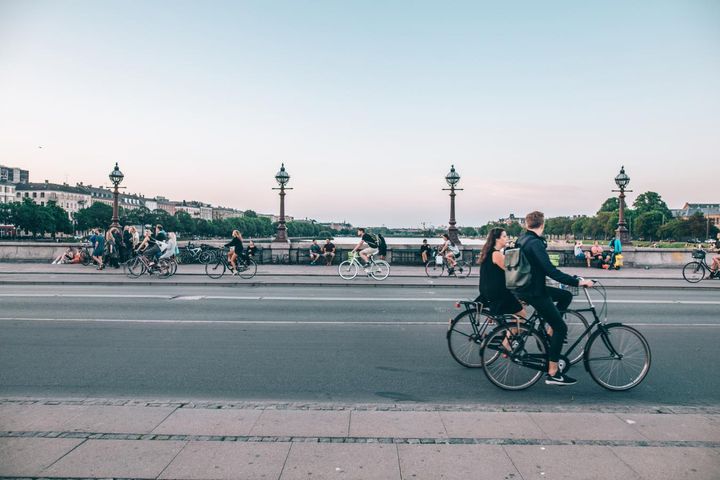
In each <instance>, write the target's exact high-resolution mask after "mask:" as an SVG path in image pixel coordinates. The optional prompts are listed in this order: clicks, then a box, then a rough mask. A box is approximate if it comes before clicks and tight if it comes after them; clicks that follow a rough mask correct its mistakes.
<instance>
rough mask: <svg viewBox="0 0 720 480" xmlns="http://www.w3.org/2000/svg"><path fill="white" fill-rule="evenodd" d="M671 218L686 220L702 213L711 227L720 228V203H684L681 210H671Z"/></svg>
mask: <svg viewBox="0 0 720 480" xmlns="http://www.w3.org/2000/svg"><path fill="white" fill-rule="evenodd" d="M671 212H672V214H673V216H675V217H677V218H682V219H685V220H687V219H688V218H690V217H691V216H693V215H695V214H696V213H702V214H703V216H705V218H707V219H709V220H710V223H711V224H712V225H715V226H716V227H717V226H720V203H685V205H683V207H682V208H679V209H675V210H671Z"/></svg>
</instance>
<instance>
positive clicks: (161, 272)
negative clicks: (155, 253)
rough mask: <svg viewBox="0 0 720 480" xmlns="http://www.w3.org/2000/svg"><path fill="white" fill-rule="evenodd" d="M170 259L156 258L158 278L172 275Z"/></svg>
mask: <svg viewBox="0 0 720 480" xmlns="http://www.w3.org/2000/svg"><path fill="white" fill-rule="evenodd" d="M171 263H174V262H170V260H168V259H167V258H163V259H162V260H158V262H157V267H156V268H157V274H158V277H160V278H168V277H169V276H170V275H172V265H171Z"/></svg>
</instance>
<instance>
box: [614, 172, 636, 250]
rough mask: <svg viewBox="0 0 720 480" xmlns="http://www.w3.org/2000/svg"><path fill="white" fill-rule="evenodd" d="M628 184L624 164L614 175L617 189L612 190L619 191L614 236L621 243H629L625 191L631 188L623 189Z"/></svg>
mask: <svg viewBox="0 0 720 480" xmlns="http://www.w3.org/2000/svg"><path fill="white" fill-rule="evenodd" d="M629 184H630V177H629V176H628V175H627V173H625V166H624V165H623V166H622V167H620V173H618V174H617V175H616V176H615V185H617V187H618V188H619V190H613V191H614V192H620V199H619V201H618V226H617V229H616V230H615V236H616V237H617V238H619V239H620V243H622V244H623V245H631V244H632V241H631V240H630V231H629V230H628V228H627V222H626V221H625V192H626V191H628V192H631V191H632V190H625V189H626V188H627V186H628V185H629Z"/></svg>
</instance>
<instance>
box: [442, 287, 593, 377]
mask: <svg viewBox="0 0 720 480" xmlns="http://www.w3.org/2000/svg"><path fill="white" fill-rule="evenodd" d="M455 307H456V308H463V311H462V312H460V313H459V314H458V315H457V316H455V318H452V319H450V323H449V325H448V331H447V333H446V334H445V337H446V339H447V344H448V349H449V350H450V355H451V356H452V357H453V358H454V359H455V361H456V362H458V363H459V364H460V365H462V366H464V367H468V368H481V367H482V359H481V357H480V349H481V346H482V342H483V340H484V339H485V338H486V337H487V335H488V333H489V332H490V331H492V330H493V329H494V328H496V327H498V326H499V325H513V324H517V323H518V322H519V323H522V322H525V320H524V319H523V318H521V317H517V316H515V315H493V314H492V313H491V312H490V310H489V309H488V308H487V305H486V304H484V303H483V302H480V301H477V300H476V301H470V302H468V301H460V302H457V303H456V304H455ZM562 315H563V320H565V323H566V325H567V327H568V333H567V341H568V342H570V341H575V340H577V339H578V338H580V336H581V335H582V334H583V332H584V331H585V330H586V329H587V328H588V326H589V324H588V321H587V319H585V317H584V316H583V315H582V314H580V313H578V311H577V310H566V311H565V312H563V313H562ZM537 319H538V314H537V313H533V314H532V315H531V316H530V319H529V320H528V321H532V322H536V321H537ZM582 355H583V350H582V349H579V350H578V351H577V352H575V353H574V354H573V355H572V357H571V358H570V361H571V362H572V363H577V362H579V361H580V360H581V359H582Z"/></svg>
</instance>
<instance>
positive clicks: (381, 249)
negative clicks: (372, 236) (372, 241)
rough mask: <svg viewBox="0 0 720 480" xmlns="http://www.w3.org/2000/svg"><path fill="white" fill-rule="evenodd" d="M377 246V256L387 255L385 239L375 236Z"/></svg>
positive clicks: (378, 235)
mask: <svg viewBox="0 0 720 480" xmlns="http://www.w3.org/2000/svg"><path fill="white" fill-rule="evenodd" d="M377 244H378V255H387V243H385V237H383V236H382V235H380V234H379V233H378V234H377Z"/></svg>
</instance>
